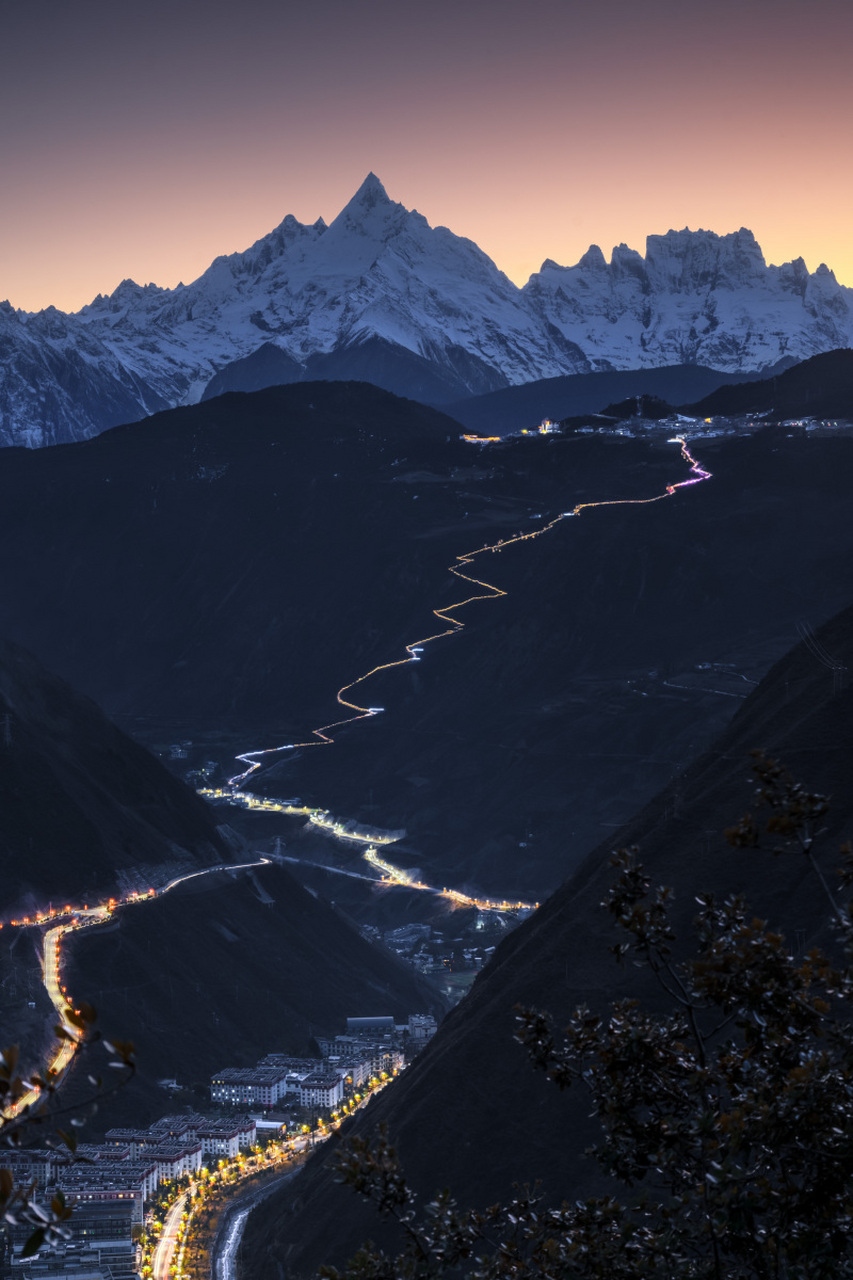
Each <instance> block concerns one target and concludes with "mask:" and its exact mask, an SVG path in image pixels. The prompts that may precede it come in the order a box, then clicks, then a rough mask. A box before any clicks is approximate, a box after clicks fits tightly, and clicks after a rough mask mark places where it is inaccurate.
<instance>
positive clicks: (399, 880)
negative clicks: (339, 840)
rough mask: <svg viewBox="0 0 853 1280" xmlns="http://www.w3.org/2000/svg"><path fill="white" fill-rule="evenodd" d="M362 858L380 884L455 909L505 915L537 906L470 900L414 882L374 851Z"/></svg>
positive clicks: (493, 899) (429, 885) (526, 903)
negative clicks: (444, 902) (414, 891)
mask: <svg viewBox="0 0 853 1280" xmlns="http://www.w3.org/2000/svg"><path fill="white" fill-rule="evenodd" d="M362 857H363V858H364V859H365V861H366V862H369V863H370V865H371V866H372V867H376V869H377V871H379V872H381V875H382V879H381V880H380V884H396V885H402V886H403V887H404V888H406V889H420V890H421V892H423V893H434V894H435V895H436V896H437V897H439V898H446V899H447V900H448V902H452V903H453V904H454V906H457V907H476V908H477V910H478V911H499V912H501V913H504V914H505V913H507V912H515V911H535V910H536V908H537V907H538V906H539V903H538V902H520V901H517V902H513V901H510V900H509V899H508V898H472V897H471V896H470V895H469V894H467V893H460V892H459V890H458V889H436V888H434V887H433V886H432V885H431V884H424V882H423V880H416V879H415V878H414V876H413V875H412V874H411V872H409V871H405V870H404V869H403V868H402V867H395V866H394V864H393V862H389V861H388V860H387V858H380V856H379V854H378V853H377V852H376V850H375V849H368V850H367V852H366V853H364V854H362Z"/></svg>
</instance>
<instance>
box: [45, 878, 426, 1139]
mask: <svg viewBox="0 0 853 1280" xmlns="http://www.w3.org/2000/svg"><path fill="white" fill-rule="evenodd" d="M68 985H69V990H71V991H74V992H75V993H80V994H81V995H85V996H86V998H88V999H89V1000H91V1001H92V1002H93V1003H94V1004H95V1005H96V1007H97V1009H98V1012H99V1015H100V1017H101V1019H102V1021H103V1023H104V1025H107V1026H110V1027H117V1028H120V1029H121V1031H122V1033H123V1034H124V1035H126V1036H127V1037H128V1038H129V1039H132V1040H133V1042H134V1044H135V1046H136V1051H137V1059H138V1063H139V1073H138V1078H137V1080H136V1081H135V1083H134V1085H133V1086H132V1088H131V1089H129V1090H127V1091H126V1092H125V1093H124V1094H122V1095H120V1096H119V1097H118V1098H116V1099H115V1101H114V1102H112V1103H111V1104H110V1106H109V1109H108V1110H105V1111H104V1114H103V1116H99V1121H98V1123H99V1125H100V1126H101V1127H109V1125H110V1124H113V1123H118V1122H120V1121H122V1120H129V1121H132V1122H133V1123H137V1122H138V1121H140V1120H143V1119H144V1120H146V1122H147V1119H148V1118H156V1116H157V1115H158V1114H162V1111H163V1109H164V1107H165V1106H167V1105H168V1104H167V1095H166V1094H165V1093H164V1092H163V1091H162V1090H159V1089H157V1087H156V1081H157V1080H158V1079H160V1078H162V1077H172V1078H174V1077H177V1079H178V1080H179V1081H181V1082H182V1083H183V1084H192V1083H193V1082H196V1083H199V1084H201V1085H202V1086H204V1087H205V1088H206V1087H207V1085H208V1084H209V1080H210V1076H211V1075H212V1074H213V1072H214V1071H217V1070H219V1069H220V1068H221V1067H224V1066H253V1065H254V1064H255V1063H256V1062H257V1060H258V1058H259V1057H261V1056H262V1055H264V1054H266V1053H273V1052H296V1053H299V1052H303V1053H304V1052H305V1051H306V1049H307V1047H308V1042H309V1039H310V1037H311V1036H312V1035H315V1034H330V1033H335V1032H339V1031H340V1030H342V1029H343V1027H344V1025H345V1019H346V1018H347V1017H348V1016H356V1015H358V1014H364V1013H376V1012H380V1013H383V1014H384V1013H391V1014H394V1015H395V1016H396V1017H397V1018H398V1019H399V1020H400V1021H405V1020H406V1018H407V1016H408V1014H409V1013H410V1012H427V1011H431V1012H433V1013H435V1014H437V1015H438V1016H439V1017H440V1016H441V1012H442V1007H443V1006H442V1001H441V997H440V996H439V995H438V992H437V991H436V989H435V988H434V987H432V986H431V985H430V984H429V983H428V982H427V981H426V979H424V978H422V977H421V976H420V975H419V974H418V973H416V972H415V971H414V970H413V969H411V968H410V967H409V966H408V965H405V964H403V963H402V961H400V960H398V959H397V957H396V956H394V955H392V954H391V953H390V952H388V951H386V950H384V948H381V947H377V946H375V945H373V944H372V943H369V942H367V941H365V940H364V939H363V938H362V937H361V936H360V935H359V934H358V933H357V932H356V931H355V929H354V928H353V927H352V925H351V924H350V923H349V922H348V921H347V920H346V919H345V918H343V917H342V916H341V915H340V914H339V913H338V912H335V911H333V910H331V909H330V908H329V906H328V905H327V904H326V903H324V902H321V901H317V900H316V899H315V898H314V897H313V896H312V895H311V894H310V893H309V892H307V890H305V889H303V888H302V887H301V886H300V885H298V884H297V883H296V881H295V880H293V878H292V877H291V876H290V874H289V873H288V872H287V871H286V870H284V868H283V867H279V866H265V867H260V868H256V869H254V870H253V871H251V872H237V873H227V872H223V873H217V874H215V875H212V876H203V877H199V878H197V879H195V880H191V881H188V882H187V883H186V884H184V885H181V886H179V888H178V889H176V890H173V891H172V892H171V893H169V894H167V895H166V896H165V897H163V898H161V899H159V900H155V901H153V902H146V903H141V904H139V905H137V906H133V907H126V908H124V909H122V910H121V911H120V912H119V913H118V915H117V917H116V920H115V923H114V924H112V925H110V926H109V928H108V929H105V930H103V931H101V930H91V931H89V932H86V933H82V934H80V935H79V936H78V937H76V938H75V939H74V943H73V947H72V951H71V963H70V964H69V967H68Z"/></svg>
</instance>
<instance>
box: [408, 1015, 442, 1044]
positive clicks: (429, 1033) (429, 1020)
mask: <svg viewBox="0 0 853 1280" xmlns="http://www.w3.org/2000/svg"><path fill="white" fill-rule="evenodd" d="M406 1030H407V1031H408V1033H409V1040H410V1041H414V1042H415V1043H417V1044H426V1042H427V1040H431V1039H432V1037H433V1036H434V1035H435V1033H436V1031H437V1030H438V1024H437V1022H436V1020H435V1018H433V1017H432V1016H431V1015H430V1014H428V1013H410V1014H409V1025H408V1027H407V1028H406Z"/></svg>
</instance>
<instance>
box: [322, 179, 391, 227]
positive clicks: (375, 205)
mask: <svg viewBox="0 0 853 1280" xmlns="http://www.w3.org/2000/svg"><path fill="white" fill-rule="evenodd" d="M399 209H402V205H398V204H395V203H394V201H393V200H391V199H389V197H388V192H387V191H386V190H385V188H384V187H383V185H382V183H381V182H380V181H379V179H378V178H377V176H376V174H375V173H369V174H368V175H367V177H366V178H365V179H364V182H362V184H361V186H360V187H359V189H358V191H356V193H355V195H354V196H353V197H352V199H351V200H350V201H349V202H348V204H345V205H344V207H343V209H341V211H340V213H339V214H338V216H337V218H335V220H334V222H333V223H332V226H333V227H339V226H348V227H351V228H352V227H364V226H365V224H367V223H370V224H371V225H372V224H374V223H375V222H376V221H377V219H378V220H379V222H382V221H384V220H385V218H386V217H387V216H388V215H389V214H391V213H392V212H393V211H394V210H399Z"/></svg>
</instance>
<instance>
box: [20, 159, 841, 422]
mask: <svg viewBox="0 0 853 1280" xmlns="http://www.w3.org/2000/svg"><path fill="white" fill-rule="evenodd" d="M851 344H853V290H850V289H848V288H845V287H843V286H841V285H839V284H838V282H837V281H836V279H835V277H834V275H833V273H832V272H831V271H830V270H829V269H828V268H827V267H826V266H824V265H821V266H820V267H818V269H817V270H816V271H815V272H813V273H809V271H808V270H807V269H806V266H805V264H804V263H803V261H802V259H797V260H796V261H794V262H790V263H786V264H784V265H782V266H768V265H767V264H766V263H765V261H764V258H763V256H762V254H761V250H760V248H759V246H758V244H757V243H756V241H755V238H754V236H753V235H752V233H751V232H750V231H748V230H746V229H741V230H740V231H737V232H734V233H732V234H729V235H724V236H719V235H716V234H715V233H713V232H708V231H696V232H692V231H689V230H683V231H670V232H668V233H667V234H666V235H660V236H650V237H649V238H648V241H647V245H646V253H645V257H643V256H642V255H641V254H639V253H637V252H636V251H634V250H632V249H629V248H627V247H626V246H625V245H620V246H618V247H617V248H616V249H614V250H613V253H612V256H611V260H610V262H609V263H608V262H607V260H606V259H605V257H604V255H603V253H602V252H601V250H600V249H599V248H598V247H597V246H592V247H591V248H590V249H589V250H588V252H587V253H585V254H584V255H583V257H582V258H581V259H580V261H579V262H578V263H577V264H575V265H574V266H571V267H562V266H559V265H557V264H556V263H555V262H552V261H550V260H548V261H546V262H545V263H544V264H543V266H542V269H541V270H540V271H539V272H537V273H536V274H534V275H533V276H531V278H530V280H529V281H528V282H527V284H526V285H525V286H524V287H523V288H518V287H517V286H516V285H514V284H513V283H512V282H511V281H510V280H509V279H508V278H507V277H506V276H505V275H504V274H503V273H502V272H501V271H499V270H498V268H497V267H496V266H495V264H494V263H493V262H492V261H491V259H490V258H488V257H487V255H486V254H485V253H483V252H482V250H480V249H479V248H478V247H477V246H476V245H475V244H474V243H473V242H472V241H470V240H467V239H464V238H461V237H459V236H456V235H454V234H453V232H451V231H449V230H448V229H447V228H445V227H430V225H429V224H428V223H427V221H426V219H425V218H423V217H422V216H421V214H419V213H417V212H415V211H409V210H407V209H405V208H404V207H403V206H402V205H401V204H398V203H395V202H394V201H392V200H390V199H389V197H388V195H387V193H386V192H385V189H384V187H383V186H382V184H381V182H380V181H379V179H378V178H376V177H375V175H373V174H370V175H368V177H367V178H366V179H365V181H364V183H363V184H362V186H361V187H360V188H359V190H358V191H357V192H356V194H355V195H354V196H353V198H352V199H351V200H350V202H349V203H348V204H347V205H346V207H345V208H344V209H343V210H342V211H341V213H340V214H339V215H338V216H337V217H336V218H335V219H334V221H333V222H332V223H331V224H330V225H328V226H327V225H326V224H325V223H324V222H323V221H322V219H320V220H318V221H317V222H315V223H314V224H312V225H305V224H302V223H300V222H298V221H297V220H296V219H295V218H294V217H292V216H288V217H286V218H285V219H284V221H283V222H282V223H281V224H280V225H279V226H278V227H276V228H275V230H274V231H272V232H270V233H269V235H266V236H264V237H263V238H262V239H260V240H258V241H257V242H256V243H255V244H254V245H252V246H251V248H249V249H247V250H246V251H245V252H242V253H235V254H232V255H230V256H227V257H221V258H217V259H216V260H215V261H214V262H213V263H212V264H211V266H210V267H209V268H208V269H207V271H205V272H204V274H203V275H202V276H200V277H199V279H198V280H196V281H194V282H193V283H192V284H189V285H183V284H181V285H178V286H177V287H176V288H174V289H165V288H160V287H158V286H156V285H153V284H148V285H145V286H140V285H137V284H135V283H134V282H133V281H132V280H124V281H123V282H122V283H121V284H120V285H119V286H118V288H117V289H116V290H115V291H114V292H113V293H112V294H111V295H109V296H107V297H105V296H101V295H99V296H98V297H97V298H96V299H95V300H94V301H93V302H92V303H90V304H89V305H88V306H86V307H84V308H83V309H82V310H81V311H79V312H77V313H75V314H71V315H68V314H64V313H62V312H59V311H57V310H56V309H55V308H53V307H49V308H47V309H46V310H44V311H41V312H38V313H36V314H27V313H24V312H21V311H16V310H15V309H14V308H13V307H12V306H11V305H9V304H8V303H4V304H2V305H0V359H2V374H0V442H2V443H3V444H6V445H14V444H20V445H26V446H29V447H36V446H40V445H46V444H55V443H60V442H65V441H72V440H79V439H84V438H87V437H89V436H92V435H95V434H97V433H98V432H100V431H102V430H104V429H105V428H106V427H110V426H114V425H117V424H120V423H123V422H129V421H133V420H136V419H139V418H142V417H145V416H147V415H148V414H151V413H153V412H156V411H158V410H161V409H164V408H168V407H173V406H177V405H183V404H191V403H194V402H196V401H198V400H199V399H201V398H203V397H205V396H211V395H216V394H220V393H221V392H223V391H228V390H244V391H246V390H257V389H260V388H262V387H264V386H269V385H275V384H279V383H286V382H297V381H304V380H313V379H349V378H357V379H360V380H364V381H370V382H373V383H375V384H377V385H379V386H382V387H384V388H386V389H388V390H391V391H394V392H395V393H397V394H402V395H406V396H409V397H412V398H415V399H419V400H422V401H426V402H429V403H434V404H439V403H447V402H449V401H452V400H457V399H460V398H461V397H464V396H470V395H478V394H484V393H487V392H490V391H495V390H498V389H500V388H503V387H507V386H514V385H519V384H524V383H528V382H532V381H534V380H537V379H542V378H554V377H560V376H565V375H571V374H588V373H591V372H601V371H613V370H630V369H643V370H648V369H653V368H657V367H659V366H671V365H683V364H701V365H706V366H710V367H711V368H712V369H714V370H718V371H721V372H722V373H724V374H729V375H730V374H733V373H736V374H740V373H744V372H748V371H754V370H761V369H766V368H772V367H774V366H777V365H778V364H779V363H780V362H787V363H793V362H794V361H796V360H801V359H804V358H806V357H808V356H811V355H814V354H816V353H818V352H822V351H827V350H830V349H833V348H838V347H847V346H850V345H851ZM643 389H644V388H639V389H638V391H637V392H636V393H639V391H641V390H643ZM707 389H708V388H703V390H702V391H701V392H699V394H704V392H705V390H707ZM625 394H635V391H634V390H633V389H632V388H628V389H626V391H625ZM605 398H611V399H612V398H613V397H612V396H608V397H605ZM691 398H696V397H695V396H694V397H691Z"/></svg>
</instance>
